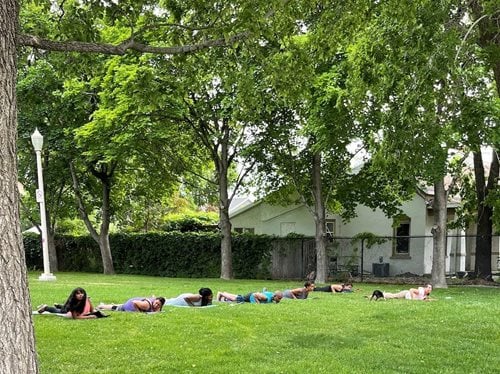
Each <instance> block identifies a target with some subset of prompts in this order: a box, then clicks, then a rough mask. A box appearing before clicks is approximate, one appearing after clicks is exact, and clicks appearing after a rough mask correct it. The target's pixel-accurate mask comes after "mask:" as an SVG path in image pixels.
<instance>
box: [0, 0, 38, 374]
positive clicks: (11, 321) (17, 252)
mask: <svg viewBox="0 0 500 374" xmlns="http://www.w3.org/2000/svg"><path fill="white" fill-rule="evenodd" d="M18 12H19V6H18V2H17V1H13V0H7V1H2V3H1V4H0V20H1V22H0V45H1V46H2V48H0V81H1V82H2V84H1V85H0V106H1V107H2V111H1V114H0V139H1V141H0V142H1V146H0V175H1V176H0V211H1V213H0V227H2V230H1V234H0V248H1V252H2V255H1V256H0V269H2V270H1V271H2V277H0V291H1V292H0V295H1V296H0V308H1V313H0V326H1V327H0V332H1V337H0V339H1V343H0V354H1V356H2V363H1V364H0V365H2V366H1V371H2V372H3V373H16V372H17V373H29V372H32V373H33V372H34V373H37V372H38V363H37V357H36V351H35V336H34V331H33V323H32V321H31V313H30V311H31V305H30V297H29V293H28V283H27V273H26V262H25V258H24V250H23V242H22V236H21V229H20V225H19V191H18V187H17V160H16V138H17V132H16V121H17V117H16V115H17V108H16V86H15V82H16V61H15V59H16V38H17V34H16V31H17V16H18Z"/></svg>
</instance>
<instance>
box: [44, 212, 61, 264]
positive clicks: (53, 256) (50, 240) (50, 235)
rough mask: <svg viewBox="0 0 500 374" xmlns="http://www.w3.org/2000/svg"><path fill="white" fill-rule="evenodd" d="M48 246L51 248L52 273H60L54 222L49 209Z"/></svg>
mask: <svg viewBox="0 0 500 374" xmlns="http://www.w3.org/2000/svg"><path fill="white" fill-rule="evenodd" d="M46 215H47V242H48V243H47V244H48V246H49V263H50V271H51V272H56V271H59V263H58V261H57V250H56V246H55V245H54V226H53V225H52V220H51V216H50V210H49V209H47V213H46Z"/></svg>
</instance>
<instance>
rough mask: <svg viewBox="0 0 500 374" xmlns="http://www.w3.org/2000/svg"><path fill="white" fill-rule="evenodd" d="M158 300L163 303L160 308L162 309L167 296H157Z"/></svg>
mask: <svg viewBox="0 0 500 374" xmlns="http://www.w3.org/2000/svg"><path fill="white" fill-rule="evenodd" d="M156 300H158V301H159V302H160V304H161V306H160V310H161V308H163V305H165V298H164V297H161V296H160V297H157V298H156Z"/></svg>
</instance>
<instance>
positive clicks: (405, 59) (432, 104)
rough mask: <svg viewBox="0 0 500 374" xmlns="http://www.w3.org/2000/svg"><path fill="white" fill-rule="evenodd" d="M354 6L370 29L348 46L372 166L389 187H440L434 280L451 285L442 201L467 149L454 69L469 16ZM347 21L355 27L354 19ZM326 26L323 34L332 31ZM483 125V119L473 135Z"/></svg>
mask: <svg viewBox="0 0 500 374" xmlns="http://www.w3.org/2000/svg"><path fill="white" fill-rule="evenodd" d="M350 4H351V6H352V7H353V8H355V9H357V10H358V11H359V14H361V15H362V17H364V18H361V19H363V21H364V24H363V27H360V25H359V23H355V24H354V26H350V25H349V26H350V28H348V29H347V30H346V33H347V34H348V35H353V34H354V33H353V32H352V30H353V29H355V30H358V32H357V33H356V34H355V35H356V36H355V37H354V38H352V39H351V40H350V41H348V42H347V43H346V44H345V47H344V48H345V51H346V53H347V57H346V58H347V60H348V62H349V64H350V67H349V68H348V79H347V83H346V85H347V87H348V91H349V93H350V100H349V102H350V105H351V108H352V109H351V110H352V113H353V114H354V115H355V116H356V119H357V121H359V122H361V123H362V124H363V127H365V128H369V127H370V126H371V127H372V131H371V132H366V133H364V134H367V135H368V136H365V137H364V138H363V141H364V144H365V145H366V148H367V150H368V152H369V153H370V155H371V159H372V161H371V162H370V164H369V166H370V167H371V168H375V170H379V171H381V173H382V175H387V176H389V180H390V181H392V180H402V181H404V180H413V181H414V182H415V183H416V182H417V181H426V182H427V183H429V184H432V185H434V186H435V200H434V203H435V204H434V208H435V210H434V214H435V215H436V221H435V230H434V233H435V237H434V239H435V242H434V254H435V255H434V256H433V270H432V276H433V281H434V282H435V283H436V286H437V287H445V286H446V281H445V274H444V269H445V267H444V258H445V256H444V253H445V249H446V243H445V238H446V236H445V233H446V231H447V227H446V224H447V223H446V220H445V219H443V217H446V214H445V212H446V204H445V203H443V202H446V196H447V194H448V191H446V190H445V189H443V188H442V187H443V178H444V176H445V175H446V173H447V172H448V171H449V170H450V168H449V163H448V151H449V149H453V148H462V149H464V147H466V146H468V144H467V142H465V141H464V140H466V139H467V137H466V136H463V135H462V133H461V128H460V126H459V125H458V124H459V122H460V120H461V119H462V117H461V113H462V111H463V109H464V107H463V106H462V107H460V104H461V101H459V100H457V98H458V97H460V95H461V94H463V92H467V91H463V89H464V88H463V87H462V86H461V85H460V84H459V82H460V80H459V79H457V76H458V74H459V73H460V69H459V67H460V63H456V64H450V63H449V62H450V61H454V58H455V56H456V51H457V45H459V44H460V42H461V39H460V37H461V35H463V27H462V26H461V25H460V22H461V19H462V17H463V14H462V13H461V12H460V9H458V8H456V7H455V2H453V1H450V2H440V3H439V4H437V3H432V4H431V3H429V2H427V1H422V2H412V3H411V4H404V5H402V4H400V3H397V4H396V2H391V1H389V2H384V3H372V4H370V5H367V4H366V3H364V2H356V1H355V2H351V3H350ZM353 4H356V5H353ZM363 4H364V5H365V6H363ZM359 14H358V15H359ZM322 19H323V18H320V21H319V25H320V26H321V25H322V24H321V20H322ZM343 19H344V20H345V21H346V22H349V21H352V14H348V15H347V16H346V17H344V18H343ZM327 23H328V20H327V19H326V20H325V25H322V26H323V27H318V28H317V30H318V32H319V31H321V30H323V31H324V30H326V29H327V27H326V25H327ZM323 34H324V33H323ZM323 34H321V33H320V35H323ZM337 43H338V42H337ZM483 126H484V123H483V122H481V121H478V122H476V124H475V126H474V127H473V129H474V130H473V131H478V129H482V128H483ZM464 151H466V148H465V149H464Z"/></svg>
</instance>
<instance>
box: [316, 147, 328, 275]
mask: <svg viewBox="0 0 500 374" xmlns="http://www.w3.org/2000/svg"><path fill="white" fill-rule="evenodd" d="M312 174H313V175H312V182H313V193H314V223H315V224H316V235H315V237H314V240H315V244H316V282H317V283H326V281H327V278H328V258H327V256H326V235H325V234H326V232H325V230H326V228H325V204H324V202H323V189H322V187H323V186H322V182H321V153H319V152H318V153H315V154H314V156H313V165H312Z"/></svg>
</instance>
